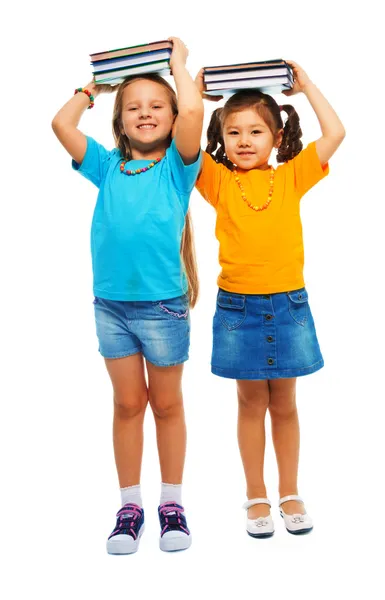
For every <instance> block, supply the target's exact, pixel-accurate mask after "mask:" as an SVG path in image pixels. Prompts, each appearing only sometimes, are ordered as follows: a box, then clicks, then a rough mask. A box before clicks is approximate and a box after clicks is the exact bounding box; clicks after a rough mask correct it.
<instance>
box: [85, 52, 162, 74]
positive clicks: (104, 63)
mask: <svg viewBox="0 0 385 600" xmlns="http://www.w3.org/2000/svg"><path fill="white" fill-rule="evenodd" d="M170 57H171V50H169V49H166V50H156V51H154V52H146V53H144V54H143V53H141V54H134V55H131V56H122V57H121V58H116V59H114V60H100V61H98V62H96V63H91V65H92V66H93V70H94V73H99V72H103V71H111V70H112V69H123V68H124V67H130V66H134V65H140V64H143V63H145V64H147V63H150V62H159V61H161V60H170Z"/></svg>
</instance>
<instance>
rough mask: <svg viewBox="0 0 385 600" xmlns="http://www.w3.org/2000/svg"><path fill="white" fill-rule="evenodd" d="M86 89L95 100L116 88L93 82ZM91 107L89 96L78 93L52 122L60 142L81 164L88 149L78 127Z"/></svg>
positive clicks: (84, 137)
mask: <svg viewBox="0 0 385 600" xmlns="http://www.w3.org/2000/svg"><path fill="white" fill-rule="evenodd" d="M85 89H87V90H88V91H89V92H90V93H91V94H92V95H93V96H94V98H95V97H96V96H98V95H99V94H100V93H102V92H111V91H113V89H114V88H112V87H111V86H110V85H95V83H94V82H93V81H91V82H90V83H89V84H88V85H86V87H85ZM89 105H90V99H89V97H88V96H87V94H84V93H78V94H76V95H74V96H73V97H72V98H71V100H69V101H68V102H67V103H66V104H65V105H64V106H63V108H61V109H60V110H59V112H58V113H57V115H56V116H55V117H54V118H53V120H52V129H53V130H54V132H55V135H56V137H57V138H58V140H59V142H60V143H61V144H62V145H63V146H64V148H65V149H66V150H67V152H68V153H69V154H70V155H71V156H72V158H73V159H74V160H75V161H76V162H77V163H79V164H81V162H82V161H83V158H84V155H85V152H86V149H87V141H86V136H85V135H84V133H82V132H81V131H79V129H78V128H77V127H78V124H79V121H80V118H81V116H82V114H83V113H84V111H85V110H86V109H87V108H88V106H89Z"/></svg>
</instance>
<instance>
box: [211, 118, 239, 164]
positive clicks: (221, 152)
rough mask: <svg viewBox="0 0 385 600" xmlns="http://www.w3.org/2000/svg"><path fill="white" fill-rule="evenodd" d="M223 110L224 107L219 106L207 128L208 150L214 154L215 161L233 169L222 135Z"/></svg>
mask: <svg viewBox="0 0 385 600" xmlns="http://www.w3.org/2000/svg"><path fill="white" fill-rule="evenodd" d="M222 111H223V108H217V109H216V110H214V112H213V114H212V115H211V119H210V123H209V126H208V128H207V147H206V152H207V153H208V154H210V155H211V156H212V158H213V159H214V160H215V162H217V163H221V164H223V165H225V166H226V167H227V168H228V169H231V170H232V169H233V163H232V162H231V161H230V160H229V159H228V158H227V156H226V152H225V144H224V141H223V137H222V122H221V114H222ZM218 145H219V148H218Z"/></svg>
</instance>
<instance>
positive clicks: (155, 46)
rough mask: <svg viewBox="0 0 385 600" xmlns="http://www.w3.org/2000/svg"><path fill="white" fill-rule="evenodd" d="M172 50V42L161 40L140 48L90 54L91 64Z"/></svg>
mask: <svg viewBox="0 0 385 600" xmlns="http://www.w3.org/2000/svg"><path fill="white" fill-rule="evenodd" d="M166 49H169V50H172V42H170V41H168V40H160V41H159V42H151V43H150V44H141V45H139V46H128V47H127V48H118V49H117V50H107V51H104V52H96V53H94V54H90V57H91V62H98V61H100V60H108V59H112V58H119V57H122V56H131V55H133V54H143V53H144V52H153V51H155V50H166Z"/></svg>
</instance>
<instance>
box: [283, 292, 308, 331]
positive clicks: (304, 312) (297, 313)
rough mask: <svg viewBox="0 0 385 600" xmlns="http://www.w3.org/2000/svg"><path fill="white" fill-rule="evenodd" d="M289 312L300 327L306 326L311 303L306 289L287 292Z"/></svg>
mask: <svg viewBox="0 0 385 600" xmlns="http://www.w3.org/2000/svg"><path fill="white" fill-rule="evenodd" d="M287 297H288V302H289V312H290V314H291V316H292V317H293V319H294V321H295V322H296V323H298V325H302V327H303V326H304V325H305V323H306V321H307V319H308V314H309V301H308V295H307V291H306V289H305V288H302V289H300V290H295V291H293V292H287Z"/></svg>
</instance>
